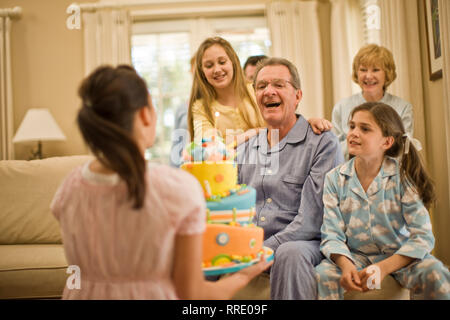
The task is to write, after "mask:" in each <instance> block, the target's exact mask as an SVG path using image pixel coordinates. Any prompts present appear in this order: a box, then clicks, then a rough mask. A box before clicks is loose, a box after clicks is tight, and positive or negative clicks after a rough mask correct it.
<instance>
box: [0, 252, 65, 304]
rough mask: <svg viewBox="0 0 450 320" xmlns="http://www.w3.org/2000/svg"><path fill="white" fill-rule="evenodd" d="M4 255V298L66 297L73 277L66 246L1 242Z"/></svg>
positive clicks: (0, 275)
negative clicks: (68, 269)
mask: <svg viewBox="0 0 450 320" xmlns="http://www.w3.org/2000/svg"><path fill="white" fill-rule="evenodd" d="M0 257H1V259H0V299H17V298H23V299H27V298H60V297H61V296H62V292H63V290H64V286H65V284H66V281H67V278H68V277H69V274H67V273H66V270H67V262H66V258H65V255H64V248H63V246H62V245H60V244H33V245H0Z"/></svg>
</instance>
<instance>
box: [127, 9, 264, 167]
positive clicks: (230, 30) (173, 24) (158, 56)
mask: <svg viewBox="0 0 450 320" xmlns="http://www.w3.org/2000/svg"><path fill="white" fill-rule="evenodd" d="M199 23H201V24H202V26H203V27H200V28H199ZM204 26H207V28H205V27H204ZM199 29H200V30H201V29H203V30H202V32H203V34H202V35H201V36H199V32H198V30H199ZM205 29H207V30H209V32H206V31H207V30H205ZM212 35H219V36H221V37H223V38H225V39H227V40H228V41H229V42H230V43H231V44H232V46H233V48H234V49H235V51H236V53H237V54H238V56H239V59H240V61H241V64H242V65H243V64H244V63H245V61H246V60H247V58H248V57H249V56H251V55H260V54H265V55H270V46H271V42H270V35H269V31H268V29H267V27H266V24H265V19H264V17H262V16H257V17H238V18H236V17H233V18H217V19H195V20H194V19H184V20H167V21H154V22H141V23H135V24H134V25H133V36H132V50H131V57H132V63H133V65H134V67H135V68H136V70H137V71H138V73H139V74H140V75H141V76H142V77H143V78H144V79H145V81H146V82H147V85H148V87H149V90H150V93H151V95H152V99H153V104H154V105H155V108H156V111H157V115H158V122H157V128H156V140H155V144H154V146H153V147H152V148H151V149H149V151H148V153H147V155H146V157H147V158H148V159H152V160H155V161H158V162H161V163H169V153H170V147H171V135H172V131H173V128H174V120H175V119H174V118H175V111H176V109H177V108H178V107H179V106H185V107H186V108H187V107H188V101H189V95H190V90H191V84H192V76H191V73H190V59H191V56H192V54H193V53H194V52H195V50H196V48H197V47H198V45H199V44H200V43H201V42H202V41H203V39H205V38H206V37H208V36H212Z"/></svg>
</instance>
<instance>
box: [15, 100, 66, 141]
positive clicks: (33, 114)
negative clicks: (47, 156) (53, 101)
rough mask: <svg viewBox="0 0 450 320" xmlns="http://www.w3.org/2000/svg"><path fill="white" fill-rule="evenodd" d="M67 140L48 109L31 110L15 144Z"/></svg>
mask: <svg viewBox="0 0 450 320" xmlns="http://www.w3.org/2000/svg"><path fill="white" fill-rule="evenodd" d="M53 140H66V136H65V135H64V133H63V132H62V131H61V129H60V128H59V126H58V124H57V123H56V121H55V119H53V117H52V115H51V113H50V111H49V110H48V109H41V108H39V109H29V110H28V111H27V113H26V114H25V118H23V120H22V123H21V124H20V126H19V129H18V130H17V132H16V135H15V136H14V138H13V142H14V143H16V142H24V141H53Z"/></svg>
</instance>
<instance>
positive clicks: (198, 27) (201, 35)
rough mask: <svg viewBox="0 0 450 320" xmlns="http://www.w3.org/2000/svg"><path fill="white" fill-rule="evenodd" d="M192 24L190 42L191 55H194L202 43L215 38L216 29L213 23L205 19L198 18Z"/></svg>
mask: <svg viewBox="0 0 450 320" xmlns="http://www.w3.org/2000/svg"><path fill="white" fill-rule="evenodd" d="M189 22H190V41H191V55H194V54H195V52H196V51H197V48H198V47H199V46H200V44H202V42H203V41H204V40H205V39H206V38H208V37H212V36H214V33H215V32H214V29H213V26H212V25H211V23H209V21H208V20H207V19H205V18H196V19H192V20H190V21H189Z"/></svg>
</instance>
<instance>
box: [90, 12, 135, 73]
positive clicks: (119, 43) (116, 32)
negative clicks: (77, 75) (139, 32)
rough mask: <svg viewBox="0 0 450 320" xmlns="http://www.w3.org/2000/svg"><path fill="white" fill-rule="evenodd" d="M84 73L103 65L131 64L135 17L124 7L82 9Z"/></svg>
mask: <svg viewBox="0 0 450 320" xmlns="http://www.w3.org/2000/svg"><path fill="white" fill-rule="evenodd" d="M82 23H83V25H82V28H83V35H84V72H85V75H87V74H89V73H90V72H91V71H92V70H94V69H95V68H96V67H98V66H100V65H102V64H110V65H118V64H131V36H130V35H131V19H130V15H129V12H128V11H127V10H122V9H98V10H97V11H94V12H90V11H87V12H82Z"/></svg>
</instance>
